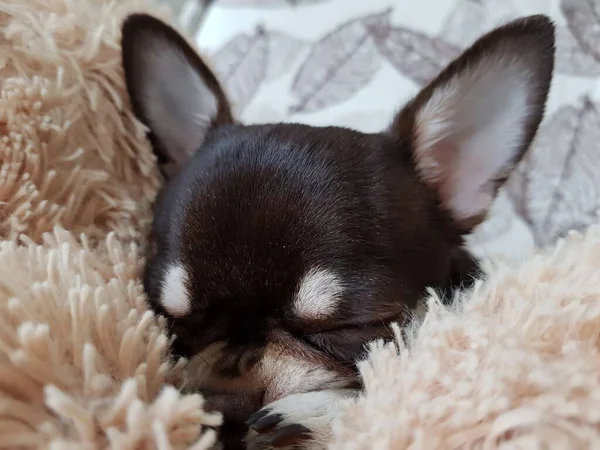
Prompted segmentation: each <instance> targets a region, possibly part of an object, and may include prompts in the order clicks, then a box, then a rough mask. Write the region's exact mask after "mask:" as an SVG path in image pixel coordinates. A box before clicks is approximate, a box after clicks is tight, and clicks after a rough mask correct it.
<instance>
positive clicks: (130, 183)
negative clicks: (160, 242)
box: [0, 0, 600, 450]
mask: <svg viewBox="0 0 600 450" xmlns="http://www.w3.org/2000/svg"><path fill="white" fill-rule="evenodd" d="M132 11H149V12H153V13H155V14H158V15H160V16H162V17H167V16H166V15H164V14H165V13H163V11H159V10H157V9H156V8H152V7H150V6H148V5H147V4H145V3H143V2H142V1H141V0H140V1H138V0H94V1H82V0H27V1H23V0H4V1H2V2H0V75H1V76H0V80H1V81H0V83H1V89H0V127H1V136H2V137H1V139H0V164H1V166H0V237H1V239H2V241H1V242H0V448H20V449H37V448H51V449H61V450H62V449H82V448H85V449H102V448H115V449H132V450H133V449H152V448H157V449H164V450H166V449H177V448H181V449H183V448H194V449H198V450H200V449H207V448H210V447H212V446H213V444H214V442H215V432H214V431H213V430H212V429H211V428H210V427H214V426H218V425H219V423H220V417H219V415H217V414H209V413H206V412H204V411H203V409H202V399H201V397H200V396H199V395H197V394H184V393H182V390H181V388H182V387H184V385H185V372H184V371H183V363H182V362H178V363H172V362H171V361H170V359H169V355H168V349H169V341H168V338H167V335H166V334H165V328H164V323H163V322H162V321H161V320H160V319H159V318H156V317H155V316H154V315H153V314H152V313H151V312H150V311H148V309H147V307H146V305H145V302H144V295H143V290H142V286H141V281H140V278H139V275H140V270H141V268H142V266H143V258H142V249H143V246H144V236H145V234H146V232H147V230H148V224H149V221H150V219H151V216H150V204H151V202H152V199H153V197H154V195H155V193H156V189H157V188H158V186H159V177H158V175H157V172H156V170H155V164H154V158H153V156H152V152H151V150H150V147H149V144H148V143H147V141H146V140H145V138H144V129H143V127H142V126H141V125H140V124H139V123H138V122H137V121H136V120H135V118H134V117H133V115H132V113H131V111H130V108H129V105H128V101H127V95H126V92H125V89H124V82H123V74H122V70H121V65H120V47H119V32H120V23H121V21H122V19H123V18H124V17H125V15H126V14H128V13H129V12H132ZM598 255H600V228H591V229H590V230H589V231H588V232H586V233H585V234H582V235H571V236H570V237H569V238H568V239H567V240H565V241H563V242H561V243H560V244H559V246H558V247H557V248H556V249H555V250H553V251H552V252H550V253H547V254H543V255H539V256H535V257H532V258H530V259H528V260H527V261H525V262H524V263H523V264H522V265H521V266H520V267H513V268H510V267H505V266H496V267H489V268H488V271H487V273H488V276H487V279H486V280H485V282H481V283H479V284H478V285H477V287H476V288H475V290H474V291H473V292H468V293H463V294H461V297H460V298H459V299H458V300H457V303H456V306H455V307H454V309H452V310H448V309H446V308H445V307H443V306H442V305H441V304H440V303H439V301H437V300H436V298H435V296H432V297H431V298H430V299H429V312H428V313H427V315H426V317H425V319H424V321H423V323H422V325H421V326H420V327H418V324H414V326H413V327H412V328H410V329H409V330H408V333H404V335H405V336H406V335H408V338H406V337H404V338H403V337H401V336H400V332H398V340H397V342H395V343H393V344H387V345H384V344H381V343H375V344H373V346H372V349H371V352H370V357H369V359H368V360H367V361H364V362H362V363H361V364H360V368H361V373H362V375H363V377H364V379H365V384H366V392H365V395H364V396H363V397H362V398H360V399H359V400H358V401H356V402H353V403H350V404H348V408H347V409H346V411H345V412H344V413H343V415H342V417H340V418H339V420H338V421H337V422H336V423H335V424H334V437H333V442H332V444H331V448H333V449H352V448H357V449H359V448H360V449H364V448H377V449H387V448H389V449H402V448H413V449H417V448H422V449H432V448H448V449H454V448H481V449H495V448H590V447H597V446H600V377H599V376H598V373H599V368H600V367H599V366H600V358H599V357H598V351H599V345H600V280H599V279H598V277H599V275H598V274H597V273H598V272H597V270H596V268H597V267H598V266H599V265H600V264H599V263H600V261H599V260H598V258H600V256H598Z"/></svg>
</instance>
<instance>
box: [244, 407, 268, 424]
mask: <svg viewBox="0 0 600 450" xmlns="http://www.w3.org/2000/svg"><path fill="white" fill-rule="evenodd" d="M269 414H271V410H270V409H260V410H258V411H257V412H255V413H254V414H252V415H251V416H250V417H249V418H248V420H246V425H248V426H249V427H252V425H254V424H255V423H256V422H258V421H259V420H260V419H262V418H263V417H265V416H268V415H269Z"/></svg>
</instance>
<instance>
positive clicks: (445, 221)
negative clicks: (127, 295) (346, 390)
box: [123, 15, 553, 448]
mask: <svg viewBox="0 0 600 450" xmlns="http://www.w3.org/2000/svg"><path fill="white" fill-rule="evenodd" d="M139 30H144V33H149V34H152V33H156V34H162V35H163V37H164V39H166V40H168V41H170V42H171V43H172V45H173V47H176V48H178V49H180V50H181V51H183V53H184V55H185V58H186V59H187V60H188V62H189V64H191V65H192V66H193V67H194V68H195V70H196V71H197V72H198V73H199V74H200V75H201V77H202V78H203V79H204V81H205V83H206V85H207V86H208V87H209V89H210V90H212V92H213V93H214V95H215V98H216V99H217V103H218V111H217V113H216V114H215V116H214V117H212V118H211V121H212V126H211V127H210V131H209V132H208V134H207V135H206V137H205V138H204V139H203V141H202V142H201V145H199V148H198V151H197V152H195V153H194V154H193V155H192V156H191V157H190V159H189V161H186V162H185V164H181V163H179V166H182V167H178V169H180V170H179V171H178V172H177V173H176V174H175V175H174V176H173V177H172V178H170V180H169V182H168V183H167V184H166V186H165V188H164V189H163V190H162V192H161V193H160V195H159V196H158V198H157V200H156V204H155V207H154V213H155V218H154V224H153V228H152V235H151V243H152V245H151V248H152V251H151V253H150V254H149V257H148V261H147V264H146V268H145V272H144V286H145V289H146V292H147V294H148V299H149V302H150V304H151V305H152V307H153V308H154V309H155V310H156V311H157V312H159V313H161V314H164V315H165V316H167V318H168V319H169V321H170V324H171V326H172V331H173V332H174V333H175V334H176V335H177V339H176V340H175V348H174V351H175V353H176V354H178V355H183V356H188V357H191V356H194V355H196V354H198V353H200V352H202V351H203V350H204V349H205V348H206V347H207V346H209V345H210V344H212V343H215V342H223V343H224V345H225V349H224V351H223V353H222V356H221V357H220V358H219V359H218V360H217V361H216V363H215V364H214V366H213V368H212V372H211V376H210V377H209V378H208V379H207V380H205V381H204V384H203V389H204V392H205V394H207V397H208V399H209V402H210V401H212V405H213V407H215V408H218V409H220V410H222V411H223V412H224V414H225V420H226V422H225V426H224V428H223V429H222V436H223V438H224V440H225V443H226V446H227V447H228V448H236V447H239V446H241V445H242V444H241V437H242V435H243V433H244V432H245V425H244V424H243V423H244V420H246V419H247V418H248V416H249V415H250V414H252V413H254V412H256V411H257V410H258V409H259V408H261V407H262V406H264V404H265V403H266V402H267V400H266V399H268V401H271V400H273V398H271V397H273V396H274V397H277V395H279V394H274V393H271V392H270V391H269V389H270V384H269V383H271V382H272V380H271V379H269V377H268V376H266V375H265V374H269V372H268V370H267V369H265V367H264V366H262V365H261V364H263V360H264V357H265V354H266V353H268V354H269V355H270V356H269V357H270V358H276V357H281V358H283V359H282V361H284V362H282V364H283V365H282V366H281V367H287V366H285V364H292V365H293V364H294V361H296V362H297V363H298V364H309V365H313V366H314V367H315V368H320V367H322V368H325V369H327V370H328V371H329V372H331V373H335V374H337V375H336V377H335V379H334V380H333V381H331V380H330V381H327V382H324V384H323V385H322V386H319V388H320V389H325V388H327V387H345V386H356V385H357V383H358V380H357V372H356V369H355V365H354V363H355V361H356V360H357V359H360V358H362V357H363V355H364V351H365V344H367V343H368V342H369V341H372V340H374V339H378V338H389V337H390V329H389V324H390V323H391V322H394V321H399V322H403V321H404V320H405V319H406V318H407V317H408V315H409V314H410V312H411V311H413V310H414V308H415V307H416V306H417V303H418V302H419V300H420V299H421V297H422V296H423V293H424V291H425V289H426V288H427V287H434V288H437V289H438V290H440V291H442V292H447V293H449V292H450V291H451V290H452V289H453V288H456V287H457V286H460V285H469V283H470V281H471V280H472V278H473V276H474V275H475V274H476V271H477V262H476V261H475V258H473V257H472V256H471V255H470V254H469V252H468V251H467V250H466V249H465V248H464V236H465V234H466V233H469V232H471V230H472V229H473V227H474V226H475V225H476V224H477V223H479V222H480V221H481V220H483V218H484V216H485V214H481V215H478V216H475V217H470V218H469V219H468V220H460V221H459V220H455V219H454V218H453V216H452V214H451V213H450V212H449V211H448V210H447V207H446V205H445V204H443V202H442V199H441V198H440V195H439V193H438V191H437V187H436V186H435V185H432V184H431V183H426V182H424V180H423V178H422V176H421V174H420V173H419V170H417V167H416V164H415V152H416V149H415V145H416V144H415V142H416V135H415V134H416V133H417V132H418V129H417V128H418V127H417V126H416V124H415V117H416V114H417V111H418V110H419V108H420V107H422V105H423V104H424V103H426V102H427V101H428V100H429V99H430V98H431V95H432V93H433V92H434V91H435V90H436V89H438V88H439V87H440V86H443V85H444V84H445V83H447V82H448V80H450V79H451V78H452V77H454V76H456V74H457V73H460V72H461V71H463V70H465V68H466V67H468V66H470V65H473V64H475V63H476V62H477V60H479V58H481V55H482V53H485V52H494V51H496V50H497V49H496V47H497V46H499V45H512V46H514V45H520V44H522V45H523V46H524V48H527V46H528V45H529V44H530V41H531V40H539V39H546V38H547V39H549V41H551V42H552V43H553V37H552V36H550V37H548V36H540V35H547V34H548V33H552V27H551V24H549V22H548V21H547V19H543V18H539V17H538V18H530V19H525V20H524V21H522V22H516V23H514V24H512V25H508V26H507V27H504V28H500V29H499V30H496V31H494V32H493V33H492V34H490V35H487V36H485V37H484V38H482V39H481V40H480V41H479V42H478V43H477V44H475V45H474V46H473V47H472V48H471V49H469V50H468V51H467V52H466V53H465V54H464V55H463V56H462V57H461V58H459V59H458V60H457V61H455V62H453V63H452V64H450V65H449V66H448V68H447V69H445V70H444V71H443V72H442V73H441V74H440V76H439V77H438V78H436V79H435V80H434V81H432V83H431V84H429V85H428V86H427V87H425V88H424V89H423V90H422V91H421V92H420V93H419V94H418V95H417V96H416V97H415V98H414V99H413V100H412V101H411V102H409V103H408V104H407V105H406V106H405V107H404V108H403V109H402V110H401V111H400V113H399V114H398V115H397V116H396V118H395V119H394V121H393V123H392V124H391V126H390V128H389V129H388V130H387V131H385V132H382V133H377V134H365V133H360V132H358V131H354V130H350V129H346V128H338V127H324V128H318V127H309V126H305V125H299V124H270V125H260V126H258V125H256V126H243V125H239V124H235V123H234V121H233V118H232V116H231V112H230V107H229V106H228V104H227V102H226V99H225V95H224V94H223V91H222V89H221V88H220V87H219V84H218V82H217V80H216V79H215V77H214V76H213V75H212V74H211V72H210V71H209V70H208V68H207V67H206V66H205V65H204V63H203V62H202V61H201V59H200V58H199V57H198V55H197V54H196V53H195V52H194V51H193V50H192V48H191V47H190V46H189V45H188V44H187V43H186V42H185V40H184V39H183V38H182V37H181V36H179V35H178V34H177V33H176V32H175V31H174V30H173V29H171V28H170V27H168V26H166V25H164V24H162V23H160V22H159V21H157V20H156V19H152V18H150V17H148V16H143V15H134V16H131V17H130V18H128V19H127V21H126V22H125V25H124V28H123V64H124V67H125V75H126V81H127V87H128V90H129V92H130V95H131V98H132V104H133V108H134V111H135V112H136V114H137V116H138V117H139V118H140V120H142V121H143V122H145V123H147V124H148V122H149V121H150V122H151V120H150V119H149V118H148V117H147V112H146V105H145V104H144V98H143V96H142V97H140V95H141V94H140V93H139V89H138V86H139V84H140V83H141V82H140V81H139V79H138V78H139V76H140V75H139V74H138V73H137V72H136V51H137V49H136V46H135V45H136V40H137V39H138V36H137V33H138V32H139ZM506 36H509V37H510V39H508V40H506V39H504V38H505V37H506ZM507 42H508V43H507ZM533 44H535V45H532V47H533V48H534V50H535V51H534V50H532V51H531V52H530V53H531V58H532V63H531V64H534V65H536V66H537V67H539V70H537V71H536V73H537V74H540V79H538V80H536V81H535V83H536V84H535V85H536V89H537V90H535V91H534V92H533V93H532V94H531V95H532V98H531V99H530V104H531V105H532V108H533V109H532V112H531V114H530V115H529V116H528V121H527V123H526V125H525V129H526V136H525V137H524V139H523V143H522V145H521V147H520V148H519V150H518V151H517V152H516V153H515V156H514V158H513V159H511V160H510V164H509V165H510V166H511V167H512V166H513V165H514V164H516V162H518V160H519V159H520V158H521V157H522V155H523V153H524V152H525V150H526V148H527V147H528V145H529V143H530V142H531V140H532V139H533V136H534V135H535V132H536V129H537V127H538V125H539V122H540V120H541V118H542V115H543V110H544V104H545V98H546V95H547V91H548V88H549V83H550V77H551V73H552V63H553V59H552V53H551V52H553V47H552V45H550V46H549V47H548V50H545V51H542V52H539V51H537V47H539V45H538V44H537V43H536V42H534V43H533ZM536 46H537V47H536ZM513 50H514V49H513ZM150 138H151V141H152V143H153V146H154V148H155V151H156V153H157V155H158V159H159V163H160V164H161V165H163V167H166V166H169V168H168V169H166V170H165V173H167V174H169V173H172V172H173V167H172V166H173V163H174V162H175V161H173V160H172V159H171V158H170V156H169V149H168V148H165V146H164V145H163V143H162V142H161V140H160V137H159V136H156V135H155V133H154V130H152V127H151V133H150ZM509 169H510V168H509V167H507V168H505V170H504V171H502V172H499V174H498V177H497V179H495V180H494V183H495V185H494V186H495V189H499V188H500V187H501V186H502V184H503V182H504V181H505V179H506V176H507V174H508V171H509ZM174 261H177V263H178V264H181V265H182V266H183V267H184V268H185V270H186V272H187V273H189V274H192V278H191V280H190V282H189V283H188V286H187V288H188V290H189V292H190V297H191V298H192V308H191V311H190V312H189V313H188V314H186V315H185V316H184V317H180V318H175V317H170V316H169V314H168V313H167V311H165V310H164V309H163V307H162V305H161V303H160V301H159V298H160V295H161V289H162V283H163V278H164V272H165V269H166V267H167V266H168V265H169V264H170V263H173V262H174ZM313 267H325V268H328V269H331V270H334V271H335V273H336V274H337V275H338V276H339V278H340V279H341V280H343V283H344V291H343V295H342V298H341V301H340V305H339V307H338V308H337V309H336V311H335V313H334V314H332V315H330V316H328V317H326V318H322V319H318V320H317V319H315V320H307V319H302V318H301V317H297V316H296V315H295V314H294V313H293V306H292V302H293V299H294V293H295V292H296V290H297V289H298V285H299V283H300V280H301V278H302V276H303V275H304V274H305V273H306V271H307V270H308V269H310V268H313ZM448 298H449V297H448ZM273 355H275V356H273ZM285 358H287V359H285ZM285 361H287V362H285ZM277 392H279V391H277ZM294 392H295V391H294V390H293V389H291V391H290V392H289V393H294ZM265 396H266V397H265ZM211 399H212V400H211Z"/></svg>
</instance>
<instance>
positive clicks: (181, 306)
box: [160, 264, 192, 317]
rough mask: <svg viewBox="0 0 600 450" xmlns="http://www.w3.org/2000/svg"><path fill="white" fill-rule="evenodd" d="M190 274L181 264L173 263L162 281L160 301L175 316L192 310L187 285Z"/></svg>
mask: <svg viewBox="0 0 600 450" xmlns="http://www.w3.org/2000/svg"><path fill="white" fill-rule="evenodd" d="M187 284H188V274H187V272H186V271H185V269H184V268H183V267H182V266H181V265H175V264H174V265H171V266H170V267H169V268H168V269H167V272H166V274H165V278H164V280H163V282H162V292H161V295H160V303H161V305H162V306H163V308H165V310H166V311H167V312H168V313H169V314H171V315H172V316H173V317H183V316H185V315H186V314H187V313H189V312H190V310H191V307H192V305H191V301H190V294H189V290H188V287H187Z"/></svg>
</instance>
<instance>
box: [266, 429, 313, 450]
mask: <svg viewBox="0 0 600 450" xmlns="http://www.w3.org/2000/svg"><path fill="white" fill-rule="evenodd" d="M310 437H311V436H310V430H309V429H308V428H306V427H305V426H302V425H298V424H295V423H294V424H291V425H286V426H284V427H281V428H280V429H279V430H277V431H276V432H275V433H274V434H273V436H271V437H270V438H269V439H268V443H269V444H270V445H271V446H272V447H275V448H278V447H287V446H288V445H294V444H297V443H298V442H299V441H303V440H305V439H310Z"/></svg>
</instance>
